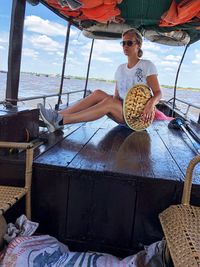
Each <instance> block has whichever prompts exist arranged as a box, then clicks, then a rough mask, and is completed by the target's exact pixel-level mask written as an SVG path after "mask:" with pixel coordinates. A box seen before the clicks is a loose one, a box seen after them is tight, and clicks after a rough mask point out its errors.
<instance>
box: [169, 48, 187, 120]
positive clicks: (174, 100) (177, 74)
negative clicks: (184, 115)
mask: <svg viewBox="0 0 200 267" xmlns="http://www.w3.org/2000/svg"><path fill="white" fill-rule="evenodd" d="M188 47H189V44H187V45H186V47H185V50H184V52H183V56H182V58H181V61H180V64H179V66H178V70H177V73H176V79H175V85H174V98H173V104H172V117H173V116H174V109H175V102H176V88H177V82H178V76H179V71H180V68H181V65H182V62H183V59H184V57H185V53H186V51H187V49H188Z"/></svg>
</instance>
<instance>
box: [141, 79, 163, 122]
mask: <svg viewBox="0 0 200 267" xmlns="http://www.w3.org/2000/svg"><path fill="white" fill-rule="evenodd" d="M147 85H148V86H149V87H150V88H151V90H152V92H153V96H152V98H151V99H149V101H148V102H147V104H146V105H145V107H144V110H143V112H142V114H141V117H142V119H143V121H144V122H149V121H151V120H152V119H153V116H154V109H155V106H156V104H158V102H159V100H160V98H161V91H160V86H159V83H158V79H157V75H150V76H148V77H147Z"/></svg>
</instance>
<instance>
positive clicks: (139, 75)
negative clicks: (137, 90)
mask: <svg viewBox="0 0 200 267" xmlns="http://www.w3.org/2000/svg"><path fill="white" fill-rule="evenodd" d="M135 76H136V77H137V82H142V81H143V74H142V69H140V68H137V69H136V72H135Z"/></svg>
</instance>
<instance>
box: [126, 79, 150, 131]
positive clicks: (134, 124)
mask: <svg viewBox="0 0 200 267" xmlns="http://www.w3.org/2000/svg"><path fill="white" fill-rule="evenodd" d="M151 97H152V94H151V91H150V89H149V88H148V87H147V86H146V85H144V84H137V85H135V86H133V87H132V88H130V89H129V90H128V92H127V94H126V96H125V98H124V102H123V114H124V119H125V121H126V124H127V125H128V126H129V127H130V128H131V129H132V130H134V131H142V130H145V129H146V128H147V127H149V126H150V124H151V123H152V121H153V119H154V116H155V110H154V113H153V116H152V119H151V120H150V121H148V122H144V121H143V120H142V118H141V114H142V112H143V110H144V107H145V105H146V103H147V102H148V100H149V99H150V98H151Z"/></svg>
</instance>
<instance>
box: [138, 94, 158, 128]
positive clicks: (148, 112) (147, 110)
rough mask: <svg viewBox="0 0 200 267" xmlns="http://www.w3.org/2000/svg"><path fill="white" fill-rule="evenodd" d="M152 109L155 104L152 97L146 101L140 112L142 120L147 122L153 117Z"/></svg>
mask: <svg viewBox="0 0 200 267" xmlns="http://www.w3.org/2000/svg"><path fill="white" fill-rule="evenodd" d="M154 110H155V104H154V101H152V98H151V99H150V100H149V101H148V102H147V104H146V105H145V107H144V110H143V112H142V114H141V117H142V120H143V121H144V122H145V123H147V122H149V121H151V120H152V119H153V116H154V113H155V112H154Z"/></svg>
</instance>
